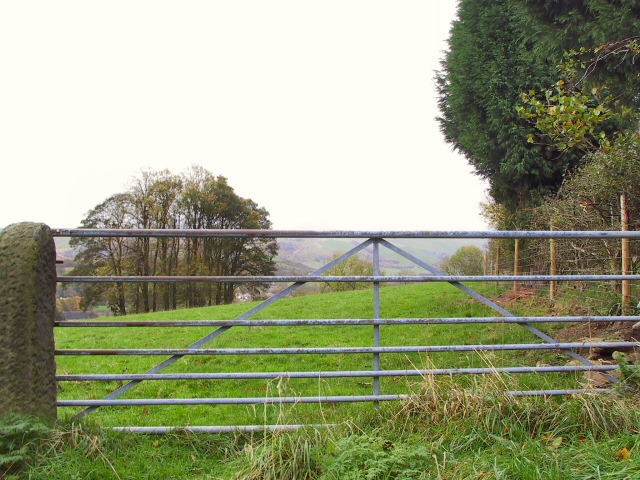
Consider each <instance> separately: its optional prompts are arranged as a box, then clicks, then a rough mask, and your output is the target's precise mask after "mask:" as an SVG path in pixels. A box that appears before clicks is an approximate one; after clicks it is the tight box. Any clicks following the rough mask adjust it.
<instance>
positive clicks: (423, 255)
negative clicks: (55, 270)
mask: <svg viewBox="0 0 640 480" xmlns="http://www.w3.org/2000/svg"><path fill="white" fill-rule="evenodd" d="M55 241H56V250H57V257H58V258H59V259H62V260H64V264H63V265H62V266H61V268H60V270H62V271H66V270H68V269H70V268H71V267H73V266H74V262H73V259H74V257H75V256H76V254H77V253H78V249H77V248H72V247H70V246H69V238H64V237H58V238H56V239H55ZM363 241H364V239H351V238H328V239H325V238H284V239H279V240H278V246H279V247H280V248H279V253H278V256H277V258H276V264H277V268H278V274H279V275H306V274H308V273H310V272H312V271H313V270H316V269H317V268H320V267H321V266H323V265H325V264H326V263H327V260H328V259H329V258H331V257H332V256H333V254H334V253H336V252H339V253H344V252H346V251H348V250H350V249H352V248H353V247H355V246H357V245H360V244H361V243H362V242H363ZM390 243H392V244H394V245H396V246H397V247H399V248H402V249H403V250H405V251H407V252H408V253H410V254H411V255H413V256H415V257H417V258H419V259H420V260H423V261H425V262H427V263H429V264H433V265H435V264H437V263H438V262H440V261H441V260H442V259H443V258H445V257H446V256H449V255H452V254H453V253H454V252H455V251H456V250H457V249H458V248H460V247H462V246H465V245H477V246H479V247H480V248H482V247H483V246H484V244H485V241H484V240H476V239H392V240H390ZM359 255H360V257H362V258H364V259H366V260H368V261H372V260H373V251H372V248H371V247H368V248H367V249H365V250H364V251H362V252H360V253H359ZM380 267H381V268H382V269H383V270H384V271H385V273H386V274H388V275H394V274H398V272H400V271H405V272H407V271H415V273H422V272H423V270H422V269H420V268H418V267H416V266H415V265H414V264H413V263H412V262H410V261H409V260H406V259H405V258H403V257H401V256H399V255H397V254H396V253H394V252H391V251H390V250H388V249H386V248H384V247H381V248H380Z"/></svg>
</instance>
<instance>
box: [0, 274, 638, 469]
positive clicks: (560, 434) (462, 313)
mask: <svg viewBox="0 0 640 480" xmlns="http://www.w3.org/2000/svg"><path fill="white" fill-rule="evenodd" d="M474 287H477V288H479V289H480V290H482V291H483V293H484V294H486V295H487V296H494V295H496V294H497V291H496V290H495V289H494V288H493V287H491V286H484V285H475V286H474ZM372 297H373V295H372V291H371V290H368V291H356V292H345V293H334V294H325V295H311V296H307V297H298V298H287V299H283V300H280V301H278V302H276V303H275V304H273V305H272V306H270V307H268V308H267V309H265V310H264V311H262V312H260V313H259V314H258V315H256V316H255V317H254V318H255V319H269V318H372V315H373V307H372ZM253 305H254V304H236V305H229V306H224V307H214V308H202V309H191V310H186V311H179V312H165V313H161V314H154V315H148V316H136V317H128V318H127V319H128V320H129V319H131V320H133V319H144V318H154V319H165V320H170V319H175V320H178V319H179V320H197V319H207V320H214V319H220V320H223V319H232V318H235V317H237V316H239V315H240V314H242V313H243V312H245V311H246V310H248V309H249V308H251V307H252V306H253ZM510 308H515V309H516V310H515V311H514V313H517V314H527V315H531V314H536V313H542V312H541V311H535V310H537V309H539V308H541V307H538V306H536V304H535V302H533V303H531V302H526V303H525V304H515V305H512V306H510ZM520 309H522V310H521V311H519V310H520ZM381 316H382V317H385V318H393V317H477V316H493V313H492V312H491V311H490V310H489V309H488V308H487V307H484V306H482V305H480V304H478V302H476V301H473V300H470V299H469V298H468V297H467V296H466V294H464V293H463V292H460V291H459V290H457V289H455V288H454V287H452V286H450V285H444V284H428V285H403V286H394V287H386V288H383V289H381ZM372 328H373V327H371V326H364V327H363V326H349V327H324V326H323V327H251V328H241V327H234V328H232V329H230V330H229V331H227V332H225V333H224V334H222V335H221V336H220V337H218V338H216V339H214V340H213V341H212V342H211V344H209V345H207V347H211V348H213V347H215V348H240V347H242V348H244V347H312V346H313V347H322V346H332V347H333V346H338V347H342V346H371V345H372V341H373V340H372V335H373V332H372ZM554 328H556V327H554V326H553V325H549V326H547V327H546V331H547V332H549V333H553V331H554ZM210 330H211V329H207V328H190V329H184V328H174V327H162V328H129V329H126V330H125V329H116V328H101V329H98V328H95V329H90V330H89V329H84V328H59V329H57V330H56V343H57V345H56V346H57V348H58V349H65V348H155V347H158V348H184V347H185V346H187V345H189V344H190V343H192V342H193V341H195V340H198V339H199V338H200V337H202V336H203V335H205V334H207V333H209V332H210ZM381 342H382V345H389V346H391V345H446V344H474V345H475V344H488V343H539V342H538V339H537V338H536V337H534V336H533V335H532V334H530V333H528V332H527V331H525V330H524V329H523V328H522V327H520V326H517V325H508V324H494V325H478V326H475V327H474V326H470V325H455V326H438V325H421V326H418V325H405V326H393V327H392V326H383V327H382V328H381ZM165 358H166V357H165ZM162 359H163V357H148V356H146V357H116V356H100V357H86V356H60V357H58V358H57V363H58V372H59V373H92V372H96V373H97V372H100V373H108V372H114V373H144V372H145V371H146V370H147V369H148V368H150V367H153V366H154V365H156V364H157V363H159V362H160V361H161V360H162ZM566 361H567V358H566V356H563V355H561V354H560V353H558V352H546V353H543V352H529V353H522V352H520V353H517V352H515V353H509V352H504V353H499V354H479V353H476V352H462V353H460V352H450V353H438V354H436V353H433V354H428V355H427V354H421V355H418V354H415V355H404V354H384V355H382V358H381V367H382V368H383V369H413V368H431V367H438V368H441V367H448V366H458V367H465V366H474V367H485V366H489V365H491V366H518V365H535V364H564V363H566ZM371 366H372V358H371V355H358V354H350V355H340V356H337V355H336V356H327V355H298V356H286V357H285V356H264V355H259V356H254V355H252V356H248V355H245V356H239V355H237V356H233V355H230V356H227V355H224V356H188V357H183V358H182V359H180V360H179V361H178V362H176V363H175V364H174V365H172V366H171V367H170V368H169V369H167V370H166V372H167V373H168V372H212V371H218V372H223V371H239V372H240V371H283V372H287V371H321V370H324V371H326V370H370V369H371ZM383 380H384V381H382V382H381V393H383V394H388V393H411V394H412V395H411V397H410V398H409V399H407V400H403V401H398V402H381V403H380V406H379V408H378V409H376V408H374V406H373V405H372V404H371V403H364V404H323V405H322V406H318V405H306V404H294V405H270V406H266V407H265V406H262V405H257V406H242V405H240V406H238V405H235V406H234V405H228V406H188V407H175V406H174V407H149V406H147V407H112V408H105V407H101V408H100V409H98V410H97V411H95V412H94V413H92V414H91V415H89V416H88V417H84V418H83V419H81V420H74V419H73V415H74V414H75V413H77V412H78V410H79V409H73V408H61V409H60V417H61V420H60V422H59V423H58V424H57V425H56V426H55V427H54V428H53V429H50V428H49V427H41V426H39V425H38V424H37V422H36V423H33V422H29V421H26V422H22V423H20V422H21V420H20V419H18V420H12V421H9V422H7V424H6V425H3V424H2V425H0V433H2V435H0V465H2V467H0V478H23V477H24V478H60V479H62V478H64V479H70V478H78V479H85V478H87V479H88V478H95V479H102V478H120V479H124V478H176V479H178V478H194V479H218V478H223V479H229V478H236V479H240V478H255V479H262V478H272V479H300V478H308V479H315V478H324V479H334V478H335V479H343V478H346V479H414V478H418V479H419V478H425V479H426V478H450V479H463V478H465V479H466V478H474V479H489V478H496V479H498V478H500V479H502V478H504V479H507V478H509V479H511V478H532V479H533V478H551V479H555V478H557V479H564V478H582V479H587V478H609V479H612V478H616V479H618V478H619V479H623V478H640V454H638V448H640V440H638V436H637V434H638V433H639V431H638V425H640V415H638V412H639V411H640V409H638V400H637V398H638V396H637V394H634V393H633V392H632V393H631V394H630V393H629V391H628V390H626V389H625V388H624V386H623V387H619V388H617V389H616V391H615V392H614V393H612V394H610V395H599V396H596V395H580V396H573V397H549V398H530V397H526V398H521V397H511V396H508V395H505V393H504V392H505V391H507V390H513V389H518V388H574V387H577V386H579V385H581V380H582V377H581V376H579V375H577V374H551V375H547V374H544V375H542V374H527V375H502V374H501V375H488V376H483V377H477V376H473V377H472V376H441V377H435V376H426V377H424V378H423V377H412V378H409V377H406V378H405V377H396V378H388V379H383ZM370 383H371V379H370V378H360V379H320V380H319V379H313V380H308V379H307V380H298V379H295V380H294V379H290V380H285V379H279V380H270V381H260V380H243V381H239V380H216V381H211V380H207V381H203V380H198V381H174V382H150V381H148V382H144V383H142V384H140V385H138V386H137V387H135V388H134V389H132V390H131V391H130V392H128V393H127V394H126V395H127V396H128V397H130V398H167V397H169V398H186V397H222V396H232V397H262V396H267V395H269V396H279V395H280V396H290V395H295V396H307V395H309V396H310V395H318V394H320V395H338V394H351V395H365V394H371V393H372V387H371V384H370ZM624 383H625V382H623V384H624ZM117 386H118V385H116V384H115V382H93V383H89V382H80V383H71V382H63V383H62V384H61V390H60V391H59V398H61V399H65V398H96V399H97V398H102V397H104V396H105V395H106V394H108V393H109V392H111V391H112V390H113V389H115V388H117ZM297 423H323V424H335V426H334V427H330V428H323V429H319V430H315V429H303V430H300V431H297V432H275V433H266V432H264V433H232V434H217V435H205V434H193V433H189V432H186V431H184V430H177V431H175V432H174V433H172V434H169V435H164V436H153V435H132V434H127V433H122V432H114V431H112V430H110V429H109V428H106V427H110V426H117V425H139V426H157V425H176V426H189V425H236V424H257V425H286V424H297ZM16 425H17V426H16ZM14 438H15V439H16V440H15V442H14V440H12V439H14ZM12 454H13V456H11V455H12ZM7 458H8V459H9V460H7ZM12 458H13V460H11V459H12ZM12 465H13V467H11V468H8V467H10V466H12ZM12 475H16V477H12Z"/></svg>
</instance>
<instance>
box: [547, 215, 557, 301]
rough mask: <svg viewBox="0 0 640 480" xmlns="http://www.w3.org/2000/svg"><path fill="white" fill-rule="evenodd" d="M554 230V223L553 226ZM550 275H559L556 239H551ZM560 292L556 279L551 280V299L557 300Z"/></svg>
mask: <svg viewBox="0 0 640 480" xmlns="http://www.w3.org/2000/svg"><path fill="white" fill-rule="evenodd" d="M551 230H553V225H552V226H551ZM549 261H550V265H549V275H557V273H558V270H557V266H556V239H555V238H552V239H550V240H549ZM557 292H558V284H557V282H556V281H555V280H551V281H550V282H549V300H555V298H556V293H557Z"/></svg>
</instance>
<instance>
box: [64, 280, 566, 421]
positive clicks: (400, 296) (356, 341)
mask: <svg viewBox="0 0 640 480" xmlns="http://www.w3.org/2000/svg"><path fill="white" fill-rule="evenodd" d="M483 288H484V287H483ZM487 294H495V291H492V289H491V288H489V289H488V291H487ZM372 299H373V294H372V291H371V290H368V291H367V290H365V291H362V290H361V291H354V292H344V293H334V294H326V295H311V296H307V297H302V298H290V299H282V300H280V301H278V302H276V303H274V304H273V305H271V306H270V307H268V308H267V309H265V310H264V311H262V312H259V313H258V314H257V315H255V317H252V319H257V320H260V319H274V318H275V319H279V318H280V319H305V318H309V319H316V318H318V319H323V318H372V316H373V302H372ZM254 305H255V304H235V305H230V306H220V307H213V308H201V309H191V310H184V311H179V312H163V313H160V314H154V315H146V316H144V315H139V316H131V317H127V319H131V320H138V319H147V318H154V319H176V320H203V319H208V320H213V319H215V320H226V319H233V318H235V317H237V316H239V315H240V314H242V313H243V312H244V311H246V310H248V309H249V308H251V307H253V306H254ZM491 315H493V314H492V311H491V310H490V309H489V308H487V307H485V306H483V305H481V304H480V303H479V302H477V301H476V300H473V299H471V298H469V297H468V296H467V295H466V294H465V293H464V292H461V291H460V290H458V289H456V288H454V287H452V286H451V285H448V284H432V285H404V286H395V287H387V288H382V289H381V316H382V317H385V318H410V317H451V316H456V317H479V316H491ZM211 330H212V328H211V327H209V328H201V327H198V328H182V327H180V328H176V327H166V328H160V327H158V328H127V329H122V328H92V329H85V328H64V329H62V328H60V329H57V331H56V345H57V348H58V349H66V348H105V349H108V348H127V349H132V348H185V347H187V346H188V345H190V344H192V343H193V342H195V341H197V340H199V339H200V338H202V337H203V336H205V335H206V334H208V333H209V332H210V331H211ZM380 332H381V333H380V337H381V345H382V346H404V345H406V346H422V345H458V344H470V345H474V344H489V343H539V342H538V339H537V338H536V337H535V336H534V335H532V334H530V333H529V332H527V331H525V330H524V329H523V328H522V327H520V326H518V325H509V324H492V325H485V324H481V325H475V326H474V325H464V324H463V325H447V326H444V325H402V326H398V325H393V326H388V325H385V326H382V327H381V328H380ZM372 345H373V327H372V326H314V327H311V326H309V327H306V326H305V327H273V326H271V327H250V328H246V327H244V328H243V327H233V328H232V329H230V330H229V331H227V332H225V333H224V334H222V335H220V336H219V337H218V338H216V339H214V340H212V341H211V342H210V343H209V344H207V345H206V347H209V348H249V347H253V348H268V347H271V348H278V347H285V348H297V347H366V346H372ZM553 357H558V354H557V353H546V354H541V353H539V352H535V353H534V352H531V353H522V352H501V353H495V354H492V353H487V354H482V353H477V352H449V353H432V354H424V353H423V354H416V353H411V354H406V353H403V354H383V355H381V367H382V368H383V369H386V370H416V369H425V368H445V367H487V366H521V365H527V364H529V365H530V364H536V363H540V362H541V361H543V359H544V361H545V362H549V361H553V360H554V358H553ZM165 358H167V357H161V356H99V357H87V356H73V357H72V356H59V357H58V358H57V364H58V372H59V373H62V374H79V373H145V372H146V371H147V370H149V369H150V368H152V367H154V366H155V365H156V364H158V363H160V362H161V361H163V360H164V359H165ZM372 362H373V357H372V355H371V354H337V355H315V354H304V355H295V356H291V355H218V356H186V357H183V358H181V359H179V360H178V361H177V362H176V363H174V364H173V365H171V366H170V367H168V368H166V369H165V370H163V373H197V372H260V371H268V372H293V371H311V372H320V371H335V370H371V369H372ZM519 380H520V382H521V383H522V384H523V386H524V387H525V388H545V387H548V386H550V385H554V384H555V386H556V387H557V388H562V387H575V386H576V382H575V380H576V377H575V375H566V374H565V375H563V376H560V375H547V376H543V375H531V374H529V375H522V376H521V377H520V378H519ZM420 381H421V379H420V377H404V376H394V377H382V378H381V381H380V384H381V393H382V394H398V393H409V392H411V391H412V390H414V384H416V383H419V382H420ZM460 381H462V382H463V381H465V379H460ZM117 387H118V385H117V384H116V383H115V382H92V383H88V382H80V383H78V382H73V383H72V382H64V383H62V384H61V388H62V389H61V391H60V393H59V398H60V399H67V398H69V399H73V398H86V399H100V398H102V397H104V396H105V395H107V394H108V393H110V392H111V391H113V390H115V389H116V388H117ZM556 387H554V388H556ZM372 393H373V392H372V379H371V378H370V377H368V378H367V377H364V378H362V377H361V378H341V379H329V378H313V379H286V378H279V379H275V380H189V381H186V380H177V381H162V382H157V381H146V382H144V383H142V384H140V385H138V386H136V387H134V388H133V389H132V390H130V391H129V392H127V393H126V394H125V395H124V396H123V398H191V397H196V398H197V397H237V398H239V397H265V396H279V397H282V396H287V397H291V396H295V397H308V396H317V395H319V396H333V395H369V394H372ZM370 408H371V405H370V404H364V405H346V404H330V405H325V406H324V407H323V408H318V406H317V405H313V404H295V405H288V406H285V407H283V406H281V405H270V406H253V405H249V406H247V405H216V406H211V405H205V406H144V407H142V406H139V407H101V408H100V409H98V411H96V412H95V413H92V417H95V421H96V422H99V423H100V424H103V425H140V426H149V425H151V426H153V425H179V426H182V425H243V424H264V423H267V424H273V423H278V422H279V420H280V417H281V416H282V414H283V410H285V413H286V415H287V418H289V419H290V420H292V421H294V423H325V422H326V421H329V422H336V421H338V422H339V421H341V420H342V419H344V418H345V416H346V417H347V418H353V417H354V415H359V414H360V413H361V411H367V410H369V409H370ZM78 411H79V409H75V410H74V409H72V408H63V409H61V413H62V416H63V417H65V416H69V415H73V414H75V413H77V412H78Z"/></svg>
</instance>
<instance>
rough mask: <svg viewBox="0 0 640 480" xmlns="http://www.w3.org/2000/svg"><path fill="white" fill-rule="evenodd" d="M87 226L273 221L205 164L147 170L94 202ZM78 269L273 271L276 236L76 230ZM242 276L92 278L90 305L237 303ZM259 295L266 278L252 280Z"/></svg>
mask: <svg viewBox="0 0 640 480" xmlns="http://www.w3.org/2000/svg"><path fill="white" fill-rule="evenodd" d="M82 227H83V228H98V229H99V228H118V229H124V228H141V229H176V228H182V229H194V230H197V229H269V228H271V221H270V220H269V213H268V212H267V211H266V210H265V209H264V208H261V207H259V206H258V205H257V204H256V203H255V202H253V201H252V200H250V199H245V198H242V197H240V196H238V195H237V194H236V193H235V192H234V190H233V188H232V187H231V186H229V184H228V183H227V179H226V178H225V177H222V176H214V175H213V174H211V173H210V172H209V171H207V170H206V169H204V168H202V167H200V166H193V167H191V168H190V169H189V170H188V171H187V172H185V173H183V174H180V175H174V174H172V173H171V172H169V171H168V170H163V171H151V170H145V171H143V172H142V173H141V175H140V176H139V177H137V178H135V179H134V180H133V182H132V183H131V185H130V186H129V188H128V189H127V190H126V191H125V192H123V193H117V194H115V195H112V196H111V197H109V198H107V199H106V200H105V201H104V202H102V203H101V204H99V205H97V206H96V207H94V208H93V209H92V210H91V211H90V212H89V213H88V214H87V216H86V218H85V219H84V220H83V221H82ZM72 246H77V247H81V251H80V253H78V255H77V256H76V258H75V261H76V262H77V266H76V267H75V268H74V269H73V271H72V272H71V273H70V274H71V275H117V276H127V275H136V276H173V275H206V276H218V275H221V276H238V275H271V274H273V273H274V272H275V269H276V267H275V262H274V258H275V256H276V255H277V249H278V247H277V243H276V241H275V239H265V238H191V237H186V238H169V237H160V238H149V237H140V238H119V237H118V238H104V237H102V238H101V237H91V238H75V239H73V241H72ZM240 286H241V285H240V284H237V283H196V282H180V283H175V282H171V283H123V282H118V283H112V284H108V283H104V284H103V283H96V284H85V286H84V296H83V307H84V308H87V307H89V306H91V305H95V304H98V303H105V302H106V303H107V304H108V305H109V306H110V307H111V309H112V310H113V311H114V313H116V314H117V315H126V314H127V313H129V312H136V313H137V312H149V311H157V310H172V309H176V308H182V307H200V306H206V305H219V304H226V303H231V302H232V301H233V299H234V296H235V292H236V290H237V289H238V288H239V287H240ZM245 288H246V289H248V290H250V291H251V292H252V293H253V294H254V295H255V294H256V293H258V292H259V291H260V290H261V289H265V288H267V285H256V284H246V285H245Z"/></svg>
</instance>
